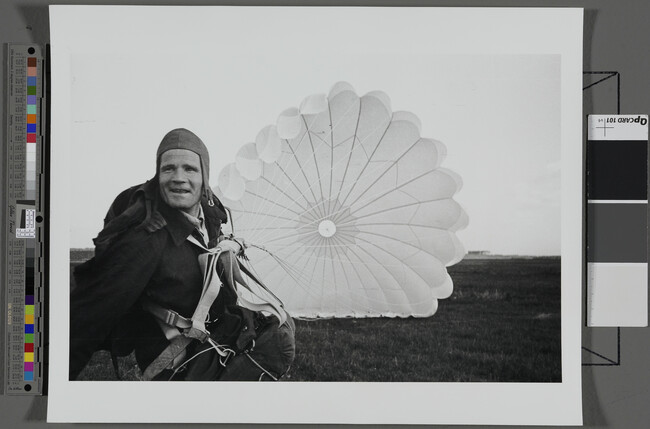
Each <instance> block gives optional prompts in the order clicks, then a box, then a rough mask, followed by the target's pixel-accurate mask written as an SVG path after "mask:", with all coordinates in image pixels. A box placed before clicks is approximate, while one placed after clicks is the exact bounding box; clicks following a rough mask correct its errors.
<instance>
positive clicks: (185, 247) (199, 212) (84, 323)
mask: <svg viewBox="0 0 650 429" xmlns="http://www.w3.org/2000/svg"><path fill="white" fill-rule="evenodd" d="M209 168H210V160H209V155H208V151H207V148H206V147H205V145H204V144H203V142H202V141H201V140H200V139H199V138H198V137H197V136H196V135H195V134H193V133H192V132H190V131H188V130H186V129H175V130H172V131H170V132H169V133H167V135H165V137H164V138H163V139H162V141H161V143H160V146H159V147H158V151H157V154H156V175H155V176H154V178H153V179H151V180H149V181H147V182H146V183H144V184H141V185H137V186H134V187H131V188H129V189H127V190H125V191H124V192H122V193H121V194H120V195H118V197H117V198H116V199H115V201H114V202H113V204H112V205H111V207H110V209H109V211H108V214H107V216H106V218H105V219H104V229H103V230H102V231H101V232H100V233H99V235H98V236H97V238H95V240H94V242H95V257H94V258H92V259H91V260H89V261H88V262H86V263H84V264H82V265H80V266H79V267H77V269H76V270H75V272H74V280H75V283H76V284H75V285H74V286H73V287H72V291H71V301H70V379H76V378H77V376H78V375H79V373H80V372H81V370H82V369H83V368H84V367H85V365H86V364H87V362H88V361H89V359H90V358H91V356H92V354H93V353H94V352H95V351H96V350H98V349H101V348H107V349H109V350H111V352H112V353H113V355H119V356H124V355H127V354H129V353H130V352H131V351H132V350H135V357H136V360H137V362H138V365H139V367H140V369H141V370H142V371H143V378H144V379H145V380H149V379H155V380H162V379H164V380H167V379H174V380H179V379H185V380H216V379H227V380H237V379H244V380H247V379H278V378H280V377H281V376H282V375H283V374H284V372H286V370H287V369H288V367H289V365H290V364H291V361H292V360H293V356H294V342H293V330H294V326H293V322H292V321H291V319H290V317H287V314H286V312H284V310H283V309H282V308H281V305H277V303H276V304H275V305H273V304H261V305H259V304H258V305H252V304H251V305H247V304H250V303H249V302H248V301H246V300H245V299H243V298H242V297H240V296H238V293H237V285H236V283H237V281H239V283H241V284H242V285H243V284H245V282H244V281H243V278H242V277H241V275H240V272H239V266H238V264H237V261H236V258H235V257H234V256H233V255H234V254H235V253H238V252H242V251H243V248H242V246H241V244H240V243H239V242H237V241H234V240H231V239H227V238H226V237H224V236H223V234H222V232H221V224H222V223H225V222H226V221H227V216H226V212H225V209H224V207H223V206H222V205H221V203H220V202H219V200H218V199H217V198H216V197H215V196H214V194H213V193H212V190H211V189H210V186H209ZM239 304H243V306H242V305H239ZM247 307H248V308H247ZM255 310H266V312H265V313H263V312H261V311H255ZM256 341H257V344H258V345H259V344H268V346H267V347H266V348H265V347H263V346H258V347H255V344H256ZM271 349H275V350H276V351H275V352H271V351H270V350H271Z"/></svg>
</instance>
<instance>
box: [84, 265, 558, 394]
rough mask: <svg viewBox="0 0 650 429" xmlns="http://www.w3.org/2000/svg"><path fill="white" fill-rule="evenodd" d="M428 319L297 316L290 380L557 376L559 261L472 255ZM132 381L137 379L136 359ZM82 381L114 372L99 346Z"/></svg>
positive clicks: (126, 366)
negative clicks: (475, 257) (444, 298)
mask: <svg viewBox="0 0 650 429" xmlns="http://www.w3.org/2000/svg"><path fill="white" fill-rule="evenodd" d="M449 271H450V274H451V276H452V278H453V280H454V288H455V290H454V294H453V295H452V296H451V297H450V298H449V299H446V300H442V301H440V306H439V309H438V312H437V313H436V314H435V315H434V316H433V317H430V318H426V319H415V318H408V319H389V318H375V319H329V320H314V321H303V320H298V321H296V327H297V332H296V359H295V361H294V364H293V366H292V368H291V369H290V371H289V373H288V374H287V375H286V376H285V378H284V380H287V381H395V382H407V381H427V382H436V381H437V382H464V381H467V382H559V381H561V380H562V374H561V358H560V350H561V348H560V337H561V330H560V259H559V258H526V259H524V258H521V259H466V260H464V261H463V262H461V263H460V264H458V265H456V266H454V267H451V268H450V269H449ZM120 367H121V373H122V375H123V376H124V378H126V379H131V380H134V379H138V378H139V371H138V370H137V368H136V366H135V360H134V359H133V358H132V357H127V358H123V359H121V362H120ZM81 378H82V379H93V380H110V379H114V374H113V370H112V366H111V363H110V358H109V356H108V354H107V353H104V352H100V353H96V354H95V356H94V357H93V360H92V361H91V363H90V364H89V366H88V367H87V368H86V370H84V372H83V373H82V374H81Z"/></svg>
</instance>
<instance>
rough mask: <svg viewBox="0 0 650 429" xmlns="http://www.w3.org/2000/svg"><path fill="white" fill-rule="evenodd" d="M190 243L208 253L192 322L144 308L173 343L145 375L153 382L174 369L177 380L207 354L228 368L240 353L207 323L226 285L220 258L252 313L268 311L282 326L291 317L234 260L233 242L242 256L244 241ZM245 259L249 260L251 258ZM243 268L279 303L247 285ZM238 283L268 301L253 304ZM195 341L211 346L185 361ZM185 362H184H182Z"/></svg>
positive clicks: (148, 305)
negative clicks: (219, 268) (216, 335)
mask: <svg viewBox="0 0 650 429" xmlns="http://www.w3.org/2000/svg"><path fill="white" fill-rule="evenodd" d="M188 240H189V241H190V242H192V243H193V244H195V245H197V246H199V247H200V248H201V249H203V250H205V251H206V253H202V254H200V255H199V266H200V267H201V271H202V272H203V279H204V280H203V291H202V293H201V298H200V299H199V303H198V304H197V307H196V309H195V310H194V314H193V315H192V318H191V319H187V318H185V317H183V316H181V315H180V314H178V313H176V312H175V311H173V310H169V309H165V308H163V307H160V306H159V305H157V304H155V303H153V302H150V301H145V302H144V303H143V308H144V309H145V310H147V311H149V312H150V313H151V314H153V315H154V316H155V317H156V320H157V321H158V323H159V325H160V327H161V328H162V330H163V332H164V334H165V336H166V337H167V339H168V340H169V341H170V344H169V345H168V346H167V348H166V349H165V350H163V352H162V353H161V354H160V355H159V356H158V357H157V358H156V359H154V361H153V362H152V363H151V364H150V365H149V366H148V367H147V368H146V369H145V371H144V374H143V379H144V380H152V379H153V378H154V377H155V376H156V375H158V374H159V373H160V372H162V371H163V370H165V369H174V373H173V374H172V376H171V378H173V377H174V376H175V375H176V374H177V373H178V372H179V371H181V370H182V369H183V368H185V367H186V365H187V364H188V363H189V362H191V361H192V360H193V359H195V358H196V357H197V356H199V355H200V354H203V353H205V352H207V351H211V350H214V351H216V353H217V354H218V355H219V363H220V364H221V365H222V366H224V367H225V366H226V364H227V363H228V361H229V360H230V358H231V357H232V356H234V355H235V354H236V353H235V351H234V350H233V349H231V348H229V347H226V346H224V345H221V344H219V343H217V342H216V341H214V340H213V339H212V338H210V332H209V331H208V330H207V328H206V326H205V323H206V321H208V319H209V310H210V307H211V306H212V304H213V303H214V301H215V300H216V298H217V296H218V295H219V291H220V290H221V287H223V284H222V283H221V281H220V279H219V275H218V273H217V262H218V260H219V258H222V260H223V262H224V264H225V265H226V266H227V269H226V270H225V273H224V274H225V277H226V281H227V282H228V283H229V284H231V285H232V286H233V289H234V290H235V291H236V293H237V295H238V301H239V303H240V304H241V305H242V306H243V307H246V308H248V309H249V310H253V311H265V312H268V313H271V314H273V315H275V316H276V317H277V318H278V320H279V321H280V326H281V325H282V324H283V323H285V322H286V320H287V317H288V315H287V312H286V311H285V310H284V306H283V304H282V302H281V301H280V300H279V299H278V298H277V297H276V296H275V295H274V294H273V293H272V292H271V291H270V290H269V289H268V288H267V287H266V286H264V285H263V284H262V283H261V282H260V281H259V280H258V279H257V278H256V277H255V276H254V275H253V274H252V273H251V272H250V271H249V270H248V269H246V268H245V267H244V266H243V265H241V263H238V262H237V261H236V259H235V258H234V253H235V248H234V247H235V246H234V245H233V244H232V242H235V243H237V245H238V246H239V248H240V251H239V252H238V253H239V255H242V256H243V251H244V247H245V244H244V243H243V242H240V241H238V240H235V239H233V237H232V236H230V237H228V238H226V239H223V240H222V241H221V242H220V243H219V245H218V246H217V247H215V248H213V249H208V248H207V247H206V246H204V245H203V244H202V243H200V242H199V241H198V240H196V239H195V238H194V237H193V236H189V237H188ZM229 241H230V243H229ZM245 259H246V260H247V258H245ZM240 269H241V271H244V273H245V274H246V275H247V276H249V277H250V278H251V279H253V280H254V281H255V282H256V283H257V284H258V285H260V287H262V288H263V289H264V290H265V291H266V292H267V293H269V294H270V295H271V296H272V297H273V298H274V300H276V302H275V303H271V302H268V300H263V299H262V298H261V297H259V296H258V295H257V294H256V293H255V291H254V290H252V288H251V287H250V286H249V285H248V284H247V283H246V281H245V280H244V278H243V277H242V275H241V271H240ZM237 283H238V284H240V285H242V286H243V287H245V288H246V289H247V290H248V291H249V292H250V293H251V294H253V295H254V296H257V297H258V298H260V299H262V300H263V301H266V302H265V303H253V302H251V301H249V300H248V299H246V298H244V297H243V296H242V295H241V292H240V291H239V289H238V288H237V287H236V284H237ZM195 339H196V340H199V341H200V342H201V343H204V342H206V341H207V342H208V343H209V344H210V346H211V347H210V348H206V349H205V350H202V351H200V352H198V353H196V354H194V355H193V356H192V357H190V358H189V359H186V360H184V361H183V359H184V358H185V357H186V348H187V346H188V345H189V344H190V343H191V342H192V341H193V340H195ZM253 347H254V343H253ZM249 352H250V349H249V350H247V351H245V352H244V354H245V355H246V356H247V357H248V359H249V360H250V361H251V362H252V363H253V364H254V365H255V366H257V367H258V368H260V369H261V370H262V371H263V373H264V374H266V375H268V376H269V377H271V378H272V379H273V380H277V378H276V377H274V376H273V375H272V374H270V373H269V372H268V371H267V370H266V369H264V368H263V367H262V366H261V365H260V364H259V363H258V362H257V361H255V359H253V357H252V356H251V355H250V354H249ZM181 361H183V362H182V363H180V362H181ZM171 378H170V380H171Z"/></svg>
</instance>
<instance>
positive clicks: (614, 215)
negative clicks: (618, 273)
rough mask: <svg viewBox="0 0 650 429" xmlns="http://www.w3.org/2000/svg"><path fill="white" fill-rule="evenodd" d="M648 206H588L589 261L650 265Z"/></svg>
mask: <svg viewBox="0 0 650 429" xmlns="http://www.w3.org/2000/svg"><path fill="white" fill-rule="evenodd" d="M647 208H648V207H647V205H646V204H588V205H587V262H647V261H648V250H647V235H646V234H643V233H640V232H643V231H646V230H647V228H648V218H647Z"/></svg>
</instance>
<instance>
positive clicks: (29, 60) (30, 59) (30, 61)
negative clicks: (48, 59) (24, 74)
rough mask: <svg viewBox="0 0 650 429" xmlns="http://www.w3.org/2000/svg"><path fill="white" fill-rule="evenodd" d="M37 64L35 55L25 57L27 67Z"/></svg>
mask: <svg viewBox="0 0 650 429" xmlns="http://www.w3.org/2000/svg"><path fill="white" fill-rule="evenodd" d="M37 65H38V59H37V58H36V57H28V58H27V67H36V66H37Z"/></svg>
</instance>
